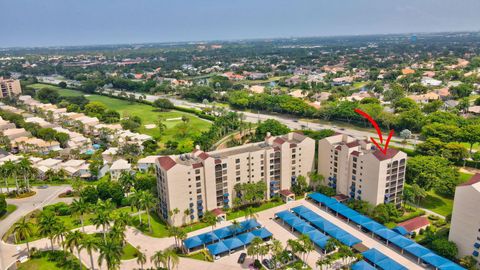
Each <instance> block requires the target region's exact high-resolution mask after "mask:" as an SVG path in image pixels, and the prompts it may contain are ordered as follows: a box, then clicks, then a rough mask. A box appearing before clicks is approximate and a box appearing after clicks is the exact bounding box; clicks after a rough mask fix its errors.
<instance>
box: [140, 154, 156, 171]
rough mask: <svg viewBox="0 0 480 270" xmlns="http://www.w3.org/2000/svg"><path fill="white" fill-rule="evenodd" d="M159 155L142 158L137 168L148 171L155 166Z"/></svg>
mask: <svg viewBox="0 0 480 270" xmlns="http://www.w3.org/2000/svg"><path fill="white" fill-rule="evenodd" d="M159 157H160V156H148V157H144V158H141V159H139V160H138V162H137V168H138V169H139V170H140V171H143V172H144V171H148V169H149V168H154V167H155V161H156V160H157V158H159Z"/></svg>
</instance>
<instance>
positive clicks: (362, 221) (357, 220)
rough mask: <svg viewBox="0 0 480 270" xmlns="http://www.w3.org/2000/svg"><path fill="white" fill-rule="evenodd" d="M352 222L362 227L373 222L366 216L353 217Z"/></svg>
mask: <svg viewBox="0 0 480 270" xmlns="http://www.w3.org/2000/svg"><path fill="white" fill-rule="evenodd" d="M350 220H351V221H353V222H355V223H357V224H358V225H360V226H363V224H365V223H369V222H373V220H372V219H371V218H368V217H366V216H364V215H358V216H352V217H351V218H350Z"/></svg>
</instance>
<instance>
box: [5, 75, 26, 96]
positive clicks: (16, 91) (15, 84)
mask: <svg viewBox="0 0 480 270" xmlns="http://www.w3.org/2000/svg"><path fill="white" fill-rule="evenodd" d="M21 93H22V87H21V86H20V81H19V80H13V79H4V78H3V77H0V98H4V97H11V96H17V95H20V94H21Z"/></svg>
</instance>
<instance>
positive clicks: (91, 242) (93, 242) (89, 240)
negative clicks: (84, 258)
mask: <svg viewBox="0 0 480 270" xmlns="http://www.w3.org/2000/svg"><path fill="white" fill-rule="evenodd" d="M99 246H100V245H99V243H98V241H97V239H96V238H95V237H94V236H93V235H88V234H87V235H85V237H83V239H82V241H81V243H80V249H85V250H86V251H87V253H88V256H90V266H91V267H92V269H95V265H94V264H93V251H97V250H98V248H99Z"/></svg>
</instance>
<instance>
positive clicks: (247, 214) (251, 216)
mask: <svg viewBox="0 0 480 270" xmlns="http://www.w3.org/2000/svg"><path fill="white" fill-rule="evenodd" d="M257 217H258V214H257V213H256V212H255V210H253V208H252V207H248V208H247V209H245V219H256V218H257Z"/></svg>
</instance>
